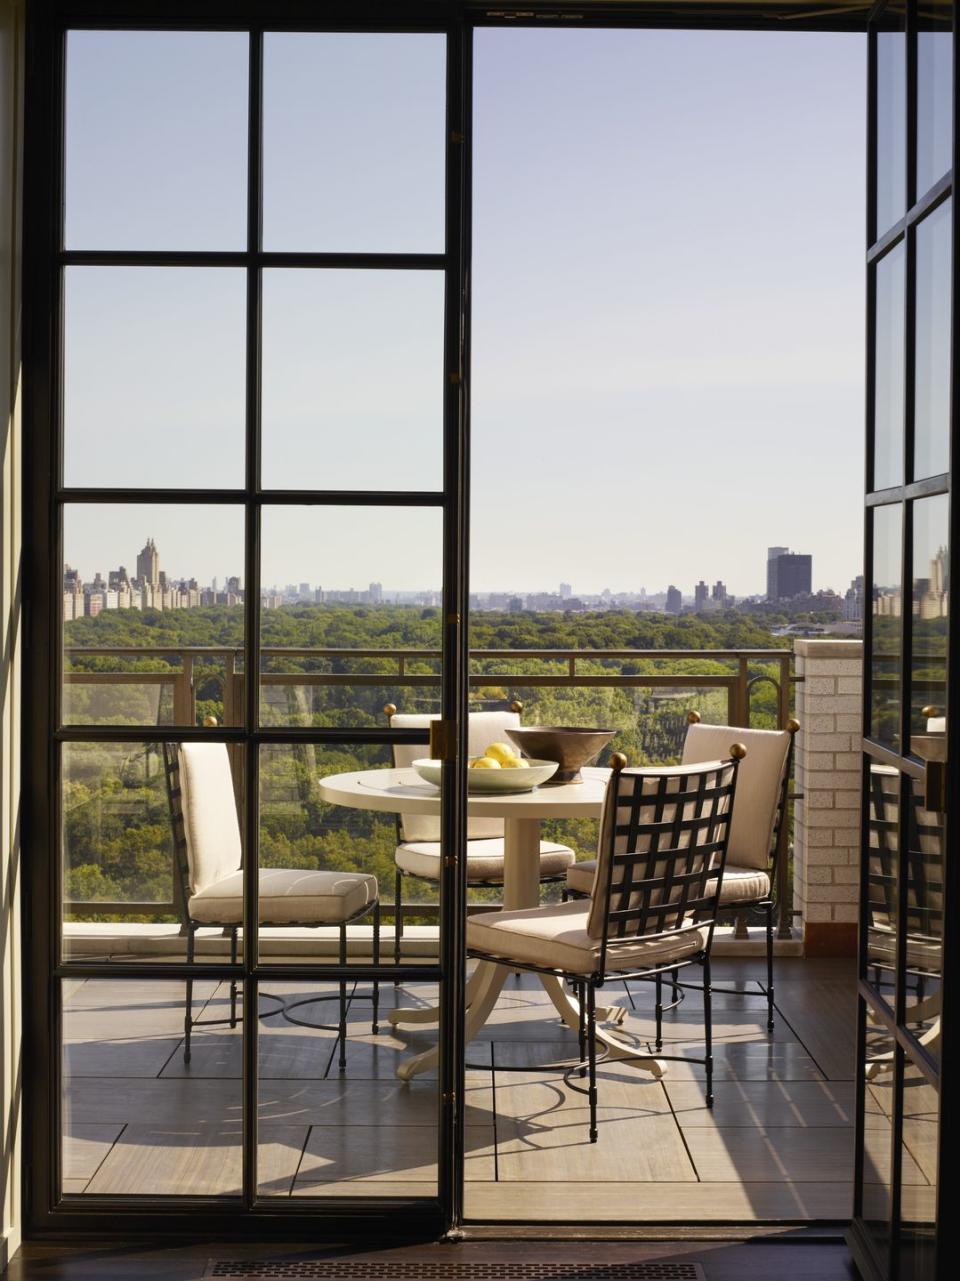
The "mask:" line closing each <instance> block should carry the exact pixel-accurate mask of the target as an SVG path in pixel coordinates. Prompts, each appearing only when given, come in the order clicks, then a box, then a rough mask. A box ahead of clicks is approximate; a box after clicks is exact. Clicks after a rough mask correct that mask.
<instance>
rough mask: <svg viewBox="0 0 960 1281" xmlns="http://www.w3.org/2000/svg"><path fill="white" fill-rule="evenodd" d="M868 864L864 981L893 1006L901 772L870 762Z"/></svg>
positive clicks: (898, 875)
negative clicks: (865, 969) (865, 967)
mask: <svg viewBox="0 0 960 1281" xmlns="http://www.w3.org/2000/svg"><path fill="white" fill-rule="evenodd" d="M867 786H868V789H869V794H868V802H867V803H868V807H869V808H868V813H869V830H870V835H869V841H870V863H869V867H868V870H867V955H866V960H867V971H866V975H865V978H866V979H867V981H868V982H869V983H871V984H872V985H873V986H874V988H876V990H877V992H878V993H879V994H880V995H881V996H882V997H883V999H884V1000H885V1001H887V1002H888V1003H889V1004H890V1005H893V985H894V978H895V972H896V959H897V916H898V899H897V894H898V888H897V887H898V885H899V878H900V774H899V771H897V770H895V769H893V768H892V767H891V766H889V765H878V764H876V763H871V764H870V767H869V775H868V779H867Z"/></svg>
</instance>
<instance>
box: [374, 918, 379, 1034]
mask: <svg viewBox="0 0 960 1281" xmlns="http://www.w3.org/2000/svg"><path fill="white" fill-rule="evenodd" d="M373 963H374V965H379V964H380V900H379V899H377V901H376V903H374V905H373ZM379 1031H380V980H379V979H374V980H373V1035H374V1036H376V1035H377V1033H378V1032H379Z"/></svg>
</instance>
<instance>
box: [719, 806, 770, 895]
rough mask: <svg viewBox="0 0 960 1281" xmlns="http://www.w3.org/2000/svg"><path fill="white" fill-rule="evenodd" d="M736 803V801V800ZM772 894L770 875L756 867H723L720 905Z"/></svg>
mask: <svg viewBox="0 0 960 1281" xmlns="http://www.w3.org/2000/svg"><path fill="white" fill-rule="evenodd" d="M734 805H736V801H734ZM769 895H770V877H769V876H768V875H767V873H766V872H758V871H757V869H756V868H755V867H735V866H733V865H732V864H730V863H728V864H727V865H726V867H725V868H724V869H723V883H722V884H721V886H720V906H721V907H724V906H725V905H726V904H728V903H752V902H754V901H755V900H757V899H761V898H768V897H769Z"/></svg>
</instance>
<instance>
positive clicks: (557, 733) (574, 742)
mask: <svg viewBox="0 0 960 1281" xmlns="http://www.w3.org/2000/svg"><path fill="white" fill-rule="evenodd" d="M616 732H617V731H616V730H615V729H581V728H580V727H579V726H576V725H524V726H523V727H522V728H521V729H508V730H507V737H508V738H510V739H512V740H513V742H514V743H516V745H517V747H519V748H520V750H521V751H522V752H523V753H524V755H526V756H530V757H532V758H534V759H535V760H538V761H556V762H557V763H558V764H559V766H560V768H559V769H558V770H557V772H556V774H554V776H553V778H551V779H550V782H549V783H547V784H544V786H546V787H549V786H550V785H551V784H553V783H579V782H580V770H581V769H582V768H583V766H584V765H591V764H592V763H593V762H594V761H595V760H596V759H597V757H598V756H599V755H600V753H601V752H602V751H603V749H604V748H605V747H606V745H607V743H609V742H610V740H611V738H613V736H614V734H616Z"/></svg>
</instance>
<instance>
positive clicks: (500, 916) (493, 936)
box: [467, 902, 707, 974]
mask: <svg viewBox="0 0 960 1281" xmlns="http://www.w3.org/2000/svg"><path fill="white" fill-rule="evenodd" d="M589 915H590V904H589V903H585V902H577V903H549V904H547V905H546V906H544V907H530V908H525V909H524V910H523V911H520V912H483V913H481V914H480V915H478V916H471V917H469V918H468V919H467V948H468V949H470V948H475V949H476V950H477V951H479V952H489V953H492V954H493V955H494V956H502V957H503V958H504V960H505V961H511V960H514V961H529V962H530V963H531V964H533V965H543V966H546V967H549V968H553V969H558V970H563V971H565V972H566V973H569V974H593V973H595V972H596V970H597V967H598V966H599V964H600V942H599V940H598V939H595V938H592V937H591V935H590V934H588V933H587V920H588V917H589ZM706 945H707V931H706V930H701V929H696V928H693V927H690V928H689V929H684V930H679V931H676V932H675V933H672V934H656V935H651V936H650V937H649V938H642V937H641V938H632V939H629V940H623V941H622V942H621V941H618V940H615V939H614V940H611V944H610V946H609V947H608V949H607V970H608V971H617V970H633V969H643V968H645V967H647V966H650V965H657V964H666V963H667V962H669V961H678V960H682V959H683V958H684V957H686V956H694V955H695V954H696V953H697V952H701V951H702V950H703V949H704V948H705V947H706Z"/></svg>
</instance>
